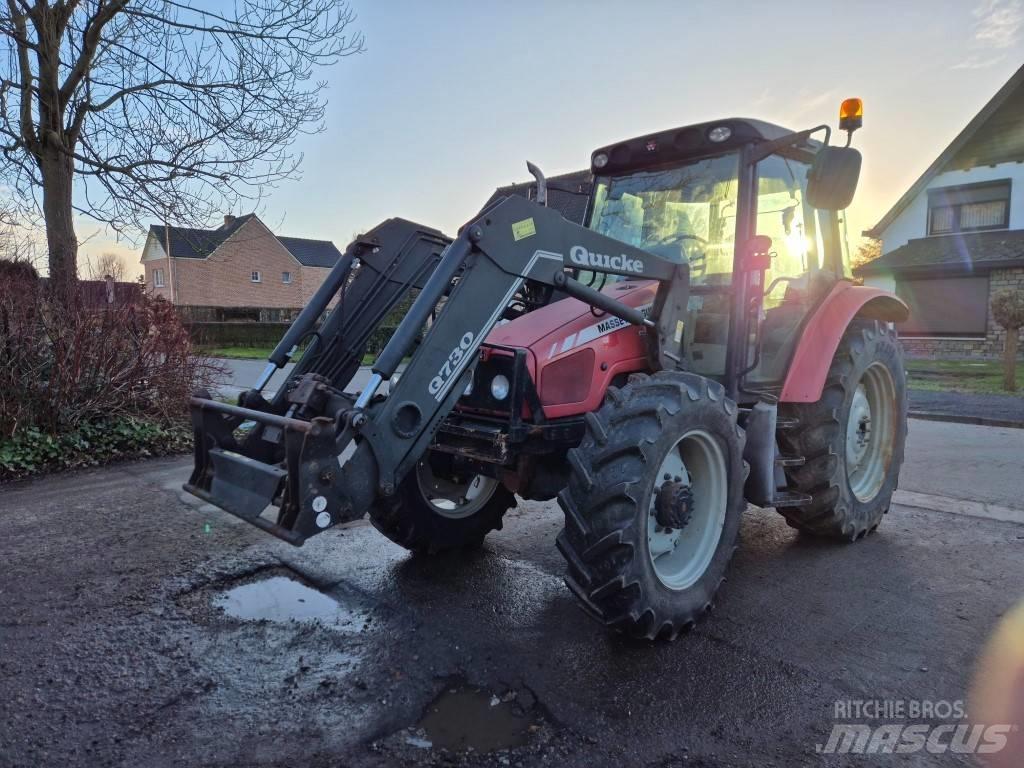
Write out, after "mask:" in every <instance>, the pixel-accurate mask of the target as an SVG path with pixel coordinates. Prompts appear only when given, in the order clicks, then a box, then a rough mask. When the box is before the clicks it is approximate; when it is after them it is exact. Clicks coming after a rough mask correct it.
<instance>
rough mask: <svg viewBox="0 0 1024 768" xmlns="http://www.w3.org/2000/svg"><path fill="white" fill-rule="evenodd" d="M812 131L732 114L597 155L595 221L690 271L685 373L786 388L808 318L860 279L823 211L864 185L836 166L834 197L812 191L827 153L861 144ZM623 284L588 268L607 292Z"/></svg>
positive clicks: (833, 213) (835, 220)
mask: <svg viewBox="0 0 1024 768" xmlns="http://www.w3.org/2000/svg"><path fill="white" fill-rule="evenodd" d="M822 129H823V130H827V128H825V127H822ZM814 130H818V129H814ZM812 132H813V131H804V132H801V133H794V132H792V131H789V130H787V129H785V128H782V127H780V126H776V125H772V124H770V123H765V122H762V121H758V120H748V119H728V120H719V121H715V122H711V123H704V124H700V125H694V126H688V127H685V128H680V129H674V130H670V131H663V132H661V133H657V134H653V135H648V136H643V137H638V138H636V139H632V140H629V141H625V142H620V143H617V144H613V145H610V146H607V147H603V148H601V149H598V150H597V151H595V152H594V153H593V154H592V156H591V168H592V171H593V173H594V176H595V183H594V190H593V194H592V197H591V201H590V206H589V210H588V214H587V219H586V226H587V227H588V228H590V229H591V230H594V231H596V232H599V233H601V234H604V235H607V236H609V237H614V238H615V239H617V240H621V241H623V242H625V243H628V244H629V245H632V246H635V247H638V248H642V249H644V250H645V251H648V252H650V253H653V254H656V255H658V256H661V257H662V258H665V259H669V260H671V261H674V262H676V263H680V264H686V265H688V267H689V275H690V290H689V298H688V305H687V308H686V309H687V312H686V320H685V323H684V334H683V338H682V354H683V357H684V361H683V367H684V368H685V369H686V370H689V371H693V372H695V373H699V374H701V375H703V376H708V377H712V378H716V379H718V380H722V381H730V382H735V383H736V384H737V385H738V384H739V383H740V382H743V383H745V384H746V385H747V386H748V387H750V388H754V389H757V390H764V389H771V388H774V387H779V386H781V384H782V380H783V378H784V376H785V373H786V371H787V368H788V363H789V359H790V357H791V355H792V352H793V349H794V348H795V345H796V342H797V341H798V339H799V337H800V329H801V327H802V323H803V320H804V319H805V318H806V317H807V316H808V315H809V314H810V313H811V312H812V311H813V309H814V308H815V307H816V306H817V304H818V303H820V301H821V300H822V299H823V298H824V297H825V296H826V295H828V293H829V291H830V290H831V289H832V288H833V287H834V286H835V284H836V283H837V282H839V281H841V280H843V279H846V278H848V277H849V275H850V270H849V264H848V260H847V255H846V244H845V233H844V231H843V223H842V221H841V219H840V215H839V213H838V211H837V209H836V208H835V207H833V208H826V207H822V206H823V204H827V205H833V206H835V205H836V203H835V199H836V197H835V194H834V193H835V191H836V189H835V186H836V185H837V184H838V185H839V186H844V187H850V186H851V185H855V184H856V175H855V174H853V177H852V178H851V179H847V180H842V179H839V180H837V179H836V173H835V170H834V167H833V169H830V175H829V180H830V184H831V185H832V187H831V188H830V189H829V190H827V191H828V192H829V193H831V194H832V196H831V197H827V196H826V195H823V194H822V193H821V191H820V190H819V192H818V196H819V198H821V199H820V200H816V201H815V202H817V203H818V205H817V206H816V205H814V204H813V203H812V200H811V196H810V195H809V194H808V192H809V190H808V186H809V185H813V178H814V173H813V171H814V169H815V162H816V160H817V158H818V156H819V153H821V152H823V151H824V152H827V153H834V152H836V151H839V152H840V153H853V154H856V150H853V149H845V148H836V147H827V146H826V145H824V144H822V143H821V142H819V141H816V140H814V139H811V138H810V133H812ZM857 158H858V160H857V163H856V169H859V155H857ZM833 166H834V161H833ZM847 175H848V176H849V175H850V174H849V171H848V172H847ZM811 192H812V194H813V193H814V190H811ZM851 195H852V189H851ZM755 238H756V239H755ZM758 244H760V245H758ZM752 248H753V249H754V251H752V250H751V249H752ZM757 248H762V249H764V252H763V253H758V252H756V249H757ZM621 279H622V278H619V277H616V276H609V275H605V274H598V273H582V274H581V275H580V280H582V281H583V282H585V283H587V284H588V285H591V286H592V287H595V288H598V289H601V288H602V287H604V286H605V285H606V284H607V283H608V282H609V281H612V280H621ZM730 350H733V352H732V354H730ZM730 388H731V389H732V387H730Z"/></svg>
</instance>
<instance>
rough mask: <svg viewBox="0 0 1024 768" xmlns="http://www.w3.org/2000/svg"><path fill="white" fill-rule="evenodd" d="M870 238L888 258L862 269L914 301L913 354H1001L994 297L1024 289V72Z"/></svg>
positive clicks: (903, 326)
mask: <svg viewBox="0 0 1024 768" xmlns="http://www.w3.org/2000/svg"><path fill="white" fill-rule="evenodd" d="M864 234H865V235H868V236H871V237H875V238H878V239H880V240H881V241H882V255H881V256H880V257H879V258H877V259H875V260H874V261H871V262H869V263H867V264H865V265H863V266H861V267H859V268H858V269H856V270H855V273H856V274H857V275H859V276H861V277H863V278H864V282H865V283H868V284H871V285H878V286H880V287H883V288H886V289H888V290H893V291H895V292H896V294H897V295H899V296H901V297H902V298H903V299H904V300H905V301H906V302H907V303H908V304H909V305H910V308H911V316H910V319H909V320H908V321H907V322H905V323H900V324H899V325H898V328H899V331H900V336H901V338H902V340H903V344H904V346H905V347H906V349H907V351H908V352H909V353H910V354H913V355H921V356H929V357H947V358H966V357H993V356H998V355H999V354H1001V353H1002V349H1003V342H1004V338H1005V334H1006V331H1005V330H1004V329H1002V328H1000V327H999V326H998V325H996V324H995V322H994V320H993V318H992V312H991V308H990V301H991V297H992V296H993V295H994V294H995V293H997V292H998V291H1000V290H1002V289H1006V288H1010V289H1016V290H1019V291H1024V67H1021V69H1019V70H1017V72H1016V73H1015V74H1014V75H1013V77H1011V78H1010V80H1009V81H1007V83H1006V84H1005V85H1004V86H1003V87H1002V88H1001V89H1000V90H999V91H998V93H996V95H995V96H993V97H992V99H991V100H990V101H989V102H988V103H987V104H986V105H985V106H984V107H983V108H982V110H981V111H980V112H979V113H978V114H977V115H976V116H975V117H974V119H972V120H971V121H970V122H969V123H968V124H967V127H966V128H964V129H963V131H961V132H960V134H959V135H958V136H957V137H956V138H955V139H953V141H952V143H951V144H950V145H949V146H948V147H946V149H945V150H944V151H943V152H942V154H940V155H939V157H938V158H936V159H935V161H934V162H933V163H932V164H931V165H930V166H929V167H928V169H927V170H926V171H925V172H924V173H923V174H922V175H921V177H920V178H919V179H918V180H917V181H916V182H914V184H913V186H911V187H910V189H909V190H907V192H906V193H905V194H904V195H903V196H902V197H900V199H899V200H898V201H897V202H896V204H895V205H894V206H893V207H892V208H891V209H890V210H889V212H888V213H886V214H885V216H883V217H882V219H881V221H879V222H878V224H876V225H875V226H874V227H873V228H872V229H870V230H868V231H867V232H865V233H864Z"/></svg>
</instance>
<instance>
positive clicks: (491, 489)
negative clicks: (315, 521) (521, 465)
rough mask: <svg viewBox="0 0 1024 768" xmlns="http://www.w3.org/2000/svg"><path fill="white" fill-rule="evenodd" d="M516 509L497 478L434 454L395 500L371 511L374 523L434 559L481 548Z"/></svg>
mask: <svg viewBox="0 0 1024 768" xmlns="http://www.w3.org/2000/svg"><path fill="white" fill-rule="evenodd" d="M515 505H516V501H515V495H514V494H512V493H511V492H510V491H509V490H508V489H506V488H505V487H504V486H503V485H502V484H501V483H500V482H498V480H496V479H495V478H493V477H488V476H487V475H482V474H477V473H475V472H473V471H471V470H464V469H462V468H460V467H457V466H456V463H455V460H454V459H453V457H451V456H448V455H445V454H441V453H435V452H429V451H428V452H427V454H426V455H424V456H423V457H422V458H421V459H420V460H419V461H418V462H416V466H415V468H414V469H412V470H411V471H410V472H409V473H408V474H407V475H406V476H405V478H404V479H403V480H402V482H401V483H400V484H399V486H398V490H397V492H396V493H395V495H394V496H392V497H390V498H385V499H381V500H379V501H378V502H377V503H376V504H374V506H373V507H371V508H370V522H371V523H372V524H373V526H374V527H375V528H376V529H377V530H378V531H380V532H381V533H383V534H384V535H385V536H387V537H388V538H389V539H391V541H393V542H395V543H396V544H398V545H400V546H403V547H405V548H406V549H409V550H412V551H414V552H430V553H433V552H440V551H443V550H449V549H461V548H471V547H478V546H480V544H482V543H483V540H484V537H485V536H486V535H487V534H488V533H489V532H491V531H492V530H495V529H500V528H501V521H502V517H503V516H504V514H505V512H506V511H508V510H509V509H510V508H511V507H514V506H515Z"/></svg>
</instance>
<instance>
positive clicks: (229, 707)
mask: <svg viewBox="0 0 1024 768" xmlns="http://www.w3.org/2000/svg"><path fill="white" fill-rule="evenodd" d="M932 426H934V428H936V429H939V428H944V429H953V428H959V427H957V425H932ZM913 427H914V425H912V432H911V434H912V435H914V434H915V431H916V432H917V434H918V435H921V434H922V433H921V432H920V431H917V430H915V429H913ZM977 429H982V428H977ZM1008 432H1010V431H1008ZM1012 432H1014V434H1018V433H1019V431H1012ZM983 438H984V435H983V434H979V435H978V439H979V440H981V439H983ZM936 439H937V440H948V439H949V438H948V435H946V434H945V433H943V434H942V435H939V436H938V437H937V438H936ZM1004 439H1010V440H1012V439H1013V438H1012V436H1011V437H1009V438H1004ZM1017 461H1018V463H1019V464H1020V463H1024V454H1022V455H1021V456H1019V457H1018V459H1017ZM928 465H929V462H928V461H925V460H923V459H921V460H920V461H918V462H917V463H915V462H911V464H910V465H909V466H910V467H911V470H910V473H909V475H908V478H910V477H911V476H912V477H913V478H924V479H921V480H918V481H917V482H914V481H913V480H908V482H910V485H914V486H915V487H917V488H919V489H921V490H922V491H923V492H927V493H933V494H934V493H940V492H942V491H943V490H944V489H943V487H942V485H941V483H940V479H939V478H936V479H935V482H931V481H929V480H928V476H927V475H924V474H922V473H923V472H924V467H926V466H928ZM188 467H189V465H188V462H187V461H184V460H156V461H150V462H145V463H139V464H133V465H132V464H129V465H121V466H117V467H112V468H108V469H104V470H96V471H90V472H85V473H81V474H77V475H67V476H62V477H52V478H48V479H46V480H42V481H36V482H31V483H23V484H19V485H15V486H11V487H8V488H6V489H3V490H0V522H2V524H3V525H4V532H3V535H2V537H0V564H2V565H0V691H2V695H0V765H2V766H50V765H53V766H94V765H124V766H128V765H131V766H172V765H189V766H192V765H210V766H228V765H232V766H234V765H241V766H246V765H253V766H255V765H260V766H295V765H312V766H339V765H346V766H385V765H452V764H454V765H488V766H490V765H494V766H499V765H579V766H590V765H611V764H619V765H644V766H684V765H695V766H719V765H722V766H759V767H760V766H794V765H811V764H813V765H819V764H821V765H834V766H845V765H850V764H851V763H852V764H857V765H860V764H863V765H875V764H885V758H884V756H879V755H875V756H871V757H852V756H849V755H847V756H843V755H838V756H826V755H819V754H816V751H815V748H816V745H818V744H821V743H824V742H825V741H826V740H827V738H828V736H829V733H830V729H831V727H832V724H833V722H834V721H833V710H834V705H835V703H836V702H837V701H844V700H850V699H903V700H906V699H919V700H924V699H927V700H957V699H962V698H964V696H965V691H966V689H967V686H968V684H969V680H970V676H971V672H972V667H973V664H974V662H975V659H976V657H977V654H978V652H979V650H980V648H981V647H982V644H983V643H984V642H985V639H986V638H987V636H988V635H989V633H990V632H991V631H992V629H993V627H994V626H995V624H996V622H997V621H998V619H999V617H1000V616H1001V615H1002V614H1003V613H1004V612H1005V611H1006V610H1007V609H1008V608H1009V607H1010V606H1012V605H1013V604H1014V602H1015V601H1016V600H1018V599H1020V598H1021V597H1022V596H1024V568H1022V567H1021V564H1022V562H1024V526H1022V525H1019V524H1013V523H1009V522H1000V521H997V520H989V519H982V518H977V517H970V516H964V515H959V514H948V513H945V512H937V511H931V510H928V509H921V508H916V507H903V506H896V507H894V508H893V510H892V512H891V513H890V514H889V515H888V517H887V519H886V520H885V521H884V522H883V524H882V526H881V527H880V528H879V531H878V533H877V534H875V535H873V536H870V537H868V538H867V539H865V540H864V541H862V542H860V543H859V544H857V545H854V546H840V545H833V544H823V543H820V542H815V541H812V540H808V539H806V538H804V537H801V536H798V535H797V534H796V533H795V532H793V531H792V529H790V528H788V527H787V526H786V525H785V524H784V522H783V521H782V520H781V518H780V517H779V516H778V515H776V514H775V513H774V512H771V511H757V510H751V511H749V512H748V513H747V515H746V517H745V520H744V524H743V530H742V537H743V543H742V546H741V548H740V551H739V552H738V553H737V556H736V558H735V560H734V562H733V565H732V567H731V569H730V572H729V579H728V582H727V583H726V584H725V585H724V586H723V589H722V592H721V593H720V597H719V599H718V601H717V603H718V604H717V607H716V610H715V612H714V613H713V614H712V615H711V617H710V618H709V619H708V620H707V621H705V622H704V623H702V624H701V625H699V626H698V628H697V629H696V630H695V631H693V632H692V633H691V634H689V635H686V636H684V637H682V638H680V639H679V640H678V641H676V642H675V643H665V642H662V643H655V644H647V643H639V642H634V641H629V640H625V639H623V638H621V637H618V636H615V635H611V634H608V633H606V632H605V631H604V630H603V629H602V628H600V627H599V626H597V625H596V624H594V623H593V622H591V621H590V620H589V619H588V618H586V616H584V614H583V613H582V612H581V611H580V610H579V609H578V608H577V607H576V605H575V602H574V601H573V599H572V598H571V596H570V595H569V593H568V591H567V590H566V589H565V587H564V586H563V585H562V582H561V574H562V570H563V568H562V562H561V558H560V556H559V555H558V553H557V552H556V551H555V549H554V536H555V534H556V533H557V532H558V530H559V529H560V527H561V515H560V513H559V512H558V510H557V507H556V506H555V505H554V504H537V503H521V504H520V506H519V508H518V509H515V510H513V511H511V512H510V513H509V515H508V517H507V518H506V524H505V527H504V529H503V530H502V531H500V532H497V533H495V534H493V535H492V536H490V537H489V538H488V540H487V544H486V546H485V548H484V549H483V551H481V552H477V553H471V554H463V555H460V556H446V557H434V558H422V557H412V556H410V555H409V554H408V553H406V552H405V551H404V550H402V549H400V548H398V547H396V546H394V545H392V544H391V543H390V542H388V541H387V540H385V539H384V538H383V537H382V536H380V534H378V533H377V532H376V531H375V530H374V529H372V528H371V527H370V526H369V525H368V524H366V523H365V522H358V523H355V524H353V525H351V526H350V527H347V528H342V529H334V530H331V531H329V532H327V533H325V534H323V535H321V536H318V537H316V538H314V539H312V540H310V541H309V542H308V543H307V544H306V545H305V546H304V547H302V548H292V547H290V546H288V545H287V544H284V543H283V542H279V541H277V540H275V539H272V538H270V537H268V536H267V535H265V534H263V533H262V532H260V531H258V530H256V529H254V528H251V527H249V526H247V525H246V524H244V523H242V522H240V521H237V520H235V519H234V518H231V517H230V516H228V515H226V514H223V513H220V512H217V511H216V510H214V509H212V508H211V507H209V506H208V505H201V504H199V503H194V502H193V500H191V499H190V498H189V497H187V496H186V495H185V494H183V493H182V492H180V491H179V490H178V489H179V488H180V483H181V482H182V480H183V478H184V476H185V475H186V474H187V470H188ZM915 467H916V468H915ZM1020 468H1021V467H1018V469H1017V473H1016V475H1017V477H1019V476H1020V471H1019V470H1020ZM977 471H981V472H984V468H983V467H982V468H980V469H979V470H977ZM999 471H1000V472H1004V473H1005V472H1006V471H1007V467H1006V466H1002V467H1001V468H1000V469H999ZM974 483H975V485H978V486H984V485H986V483H987V478H986V477H985V476H982V477H977V476H976V477H975V478H974ZM966 495H969V494H968V493H966V492H965V496H966ZM1005 497H1006V498H1009V495H1005ZM999 498H1004V494H999ZM1016 506H1021V504H1020V503H1019V502H1018V503H1017V504H1016ZM897 757H898V758H899V760H896V758H897ZM892 759H893V761H894V762H895V763H898V764H900V765H950V766H953V765H956V766H959V765H969V764H971V762H970V760H971V759H970V758H966V757H964V756H962V755H954V754H944V755H926V754H913V755H899V756H892Z"/></svg>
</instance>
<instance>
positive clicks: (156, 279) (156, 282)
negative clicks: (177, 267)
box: [153, 269, 164, 288]
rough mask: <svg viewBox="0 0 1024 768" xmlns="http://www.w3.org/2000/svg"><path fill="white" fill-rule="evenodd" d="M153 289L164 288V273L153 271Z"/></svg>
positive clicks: (159, 270) (160, 270)
mask: <svg viewBox="0 0 1024 768" xmlns="http://www.w3.org/2000/svg"><path fill="white" fill-rule="evenodd" d="M153 287H154V288H163V287H164V271H163V270H162V269H154V270H153Z"/></svg>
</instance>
